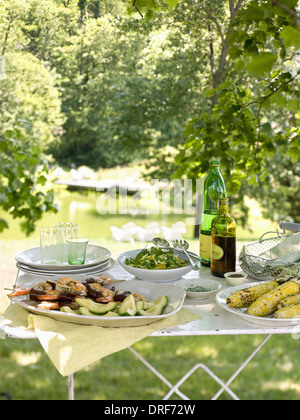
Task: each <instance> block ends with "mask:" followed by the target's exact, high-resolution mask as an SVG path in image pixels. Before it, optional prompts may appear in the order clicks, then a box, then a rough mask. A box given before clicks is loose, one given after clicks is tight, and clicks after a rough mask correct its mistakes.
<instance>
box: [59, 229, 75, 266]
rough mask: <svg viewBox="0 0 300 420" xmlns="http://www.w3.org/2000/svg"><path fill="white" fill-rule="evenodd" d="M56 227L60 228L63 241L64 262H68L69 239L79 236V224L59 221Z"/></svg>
mask: <svg viewBox="0 0 300 420" xmlns="http://www.w3.org/2000/svg"><path fill="white" fill-rule="evenodd" d="M55 227H56V228H57V229H58V230H59V232H60V235H61V241H62V253H63V255H62V259H63V264H68V245H67V239H76V238H78V224H76V223H57V224H56V225H55Z"/></svg>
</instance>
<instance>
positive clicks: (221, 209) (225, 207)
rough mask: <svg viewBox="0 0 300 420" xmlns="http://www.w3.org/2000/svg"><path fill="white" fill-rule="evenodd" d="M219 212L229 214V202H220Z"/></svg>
mask: <svg viewBox="0 0 300 420" xmlns="http://www.w3.org/2000/svg"><path fill="white" fill-rule="evenodd" d="M219 214H220V215H221V214H223V215H228V214H229V204H228V203H219Z"/></svg>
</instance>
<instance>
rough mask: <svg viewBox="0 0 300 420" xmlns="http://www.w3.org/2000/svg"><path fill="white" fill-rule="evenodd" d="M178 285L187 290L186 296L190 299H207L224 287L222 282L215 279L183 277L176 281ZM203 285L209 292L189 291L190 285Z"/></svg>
mask: <svg viewBox="0 0 300 420" xmlns="http://www.w3.org/2000/svg"><path fill="white" fill-rule="evenodd" d="M176 286H180V287H182V288H183V289H184V290H185V292H186V297H187V298H190V299H198V300H206V299H209V298H210V297H212V296H213V295H215V294H216V293H217V292H218V291H219V290H220V289H221V287H222V285H221V283H219V282H218V281H215V280H200V279H183V280H179V281H177V282H176ZM197 286H202V287H205V288H206V289H208V290H209V292H189V291H188V290H187V289H189V288H190V287H197Z"/></svg>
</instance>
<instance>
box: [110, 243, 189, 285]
mask: <svg viewBox="0 0 300 420" xmlns="http://www.w3.org/2000/svg"><path fill="white" fill-rule="evenodd" d="M141 251H142V249H135V250H133V251H127V252H123V254H121V255H119V257H118V262H119V264H120V265H121V267H123V268H124V270H126V271H127V272H128V273H130V274H132V275H133V276H135V277H136V278H137V279H140V280H145V281H151V282H155V283H168V282H174V281H176V280H179V279H180V278H181V277H182V276H184V275H186V274H187V273H189V272H190V271H192V267H191V265H188V266H187V267H182V268H172V269H169V270H146V269H143V268H136V267H131V266H129V265H126V264H125V260H126V258H135V257H136V256H137V255H138V254H139V253H140V252H141ZM174 253H175V254H176V255H179V256H180V258H181V259H182V260H186V257H185V255H184V254H183V253H182V252H179V251H174Z"/></svg>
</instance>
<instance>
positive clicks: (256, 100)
mask: <svg viewBox="0 0 300 420" xmlns="http://www.w3.org/2000/svg"><path fill="white" fill-rule="evenodd" d="M299 75H300V70H299V71H298V72H297V74H296V76H294V77H292V78H291V79H289V80H288V81H287V82H285V83H283V84H282V85H280V86H278V87H277V88H276V89H274V90H273V91H272V92H270V93H268V95H265V96H262V97H261V98H258V99H255V100H254V101H252V102H248V103H247V104H244V105H243V106H242V107H241V110H240V112H239V114H238V116H237V118H236V120H235V122H234V124H233V125H232V126H231V128H230V129H229V131H228V132H227V133H226V135H225V137H224V138H223V141H224V140H226V139H227V138H228V137H229V136H230V134H231V133H232V131H233V130H234V129H235V127H236V126H237V123H238V121H239V120H240V119H241V117H242V115H243V112H244V109H246V108H248V107H249V106H251V105H255V104H259V111H258V115H257V118H259V115H260V113H261V109H262V106H263V104H264V103H265V102H266V101H267V100H268V99H269V98H271V96H273V95H275V93H277V92H279V91H280V90H281V89H283V88H285V87H286V86H288V85H289V84H290V83H293V82H294V81H295V80H296V79H297V77H298V76H299Z"/></svg>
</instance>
